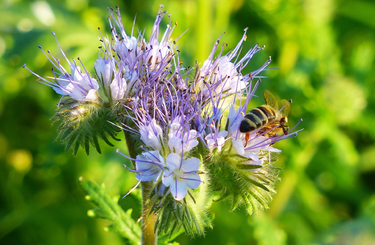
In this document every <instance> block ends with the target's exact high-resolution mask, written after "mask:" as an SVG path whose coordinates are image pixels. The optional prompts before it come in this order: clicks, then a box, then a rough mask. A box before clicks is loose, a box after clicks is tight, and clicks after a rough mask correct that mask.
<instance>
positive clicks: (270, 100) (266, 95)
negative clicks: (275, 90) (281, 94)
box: [264, 90, 278, 110]
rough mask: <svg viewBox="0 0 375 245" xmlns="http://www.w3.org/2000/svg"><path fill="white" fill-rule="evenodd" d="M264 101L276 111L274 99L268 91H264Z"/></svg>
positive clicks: (276, 105) (276, 106) (276, 104)
mask: <svg viewBox="0 0 375 245" xmlns="http://www.w3.org/2000/svg"><path fill="white" fill-rule="evenodd" d="M264 100H265V101H266V105H269V106H271V107H272V108H275V109H276V110H277V109H278V103H277V100H276V97H275V96H274V95H273V94H272V93H271V92H270V91H268V90H264Z"/></svg>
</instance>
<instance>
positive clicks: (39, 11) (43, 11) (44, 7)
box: [31, 1, 56, 26]
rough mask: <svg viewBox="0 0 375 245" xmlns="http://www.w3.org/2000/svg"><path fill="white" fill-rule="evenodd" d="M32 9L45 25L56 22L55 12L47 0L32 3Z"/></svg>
mask: <svg viewBox="0 0 375 245" xmlns="http://www.w3.org/2000/svg"><path fill="white" fill-rule="evenodd" d="M31 10H32V12H33V14H34V16H35V18H37V19H38V20H39V21H40V22H41V23H42V24H43V25H46V26H52V25H53V24H55V21H56V18H55V14H54V13H53V11H52V9H51V7H50V6H49V4H48V3H47V2H44V1H39V2H35V3H32V4H31Z"/></svg>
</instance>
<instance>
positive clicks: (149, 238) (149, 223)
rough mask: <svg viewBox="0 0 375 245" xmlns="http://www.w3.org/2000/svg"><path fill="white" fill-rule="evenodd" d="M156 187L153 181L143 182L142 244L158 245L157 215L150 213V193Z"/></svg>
mask: <svg viewBox="0 0 375 245" xmlns="http://www.w3.org/2000/svg"><path fill="white" fill-rule="evenodd" d="M153 187H154V183H153V182H152V181H144V182H142V244H143V245H156V242H157V235H156V234H155V223H156V215H155V214H150V211H151V207H152V202H147V200H149V196H150V193H151V191H152V189H153Z"/></svg>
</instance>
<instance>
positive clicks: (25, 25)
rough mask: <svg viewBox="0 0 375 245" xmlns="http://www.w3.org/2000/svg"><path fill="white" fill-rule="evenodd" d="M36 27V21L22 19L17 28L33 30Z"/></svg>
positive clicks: (25, 30) (26, 30) (23, 30)
mask: <svg viewBox="0 0 375 245" xmlns="http://www.w3.org/2000/svg"><path fill="white" fill-rule="evenodd" d="M33 27H34V23H33V22H32V21H31V20H30V19H22V20H20V22H18V24H17V29H18V30H19V31H22V32H28V31H31V30H32V29H33Z"/></svg>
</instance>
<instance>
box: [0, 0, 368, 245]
mask: <svg viewBox="0 0 375 245" xmlns="http://www.w3.org/2000/svg"><path fill="white" fill-rule="evenodd" d="M160 4H163V5H164V9H165V10H167V11H168V12H169V13H171V14H172V17H171V18H172V21H176V22H177V23H178V27H177V28H176V29H175V32H174V34H173V36H174V37H175V38H177V37H178V36H179V35H180V34H182V33H183V32H184V31H185V30H186V29H188V28H189V30H188V32H187V33H185V34H184V35H183V36H182V38H181V39H180V40H179V42H180V44H181V45H180V50H181V55H182V58H181V59H182V60H184V64H186V65H193V64H194V61H195V60H194V59H195V58H196V59H197V60H198V62H200V63H202V62H203V61H204V60H205V58H206V57H207V55H208V54H209V52H210V51H211V49H212V46H213V44H214V42H215V40H216V39H217V38H218V37H219V36H220V35H221V34H222V33H224V32H225V33H226V34H225V35H224V36H223V37H222V38H221V40H222V41H223V42H226V43H228V48H225V51H228V50H229V48H231V47H234V45H235V44H236V43H237V42H238V40H239V39H240V38H241V35H242V31H243V29H244V28H245V27H249V31H248V38H247V41H246V42H245V44H244V49H243V50H248V49H249V48H251V47H253V45H254V44H255V43H260V44H262V45H263V44H264V45H266V49H265V51H263V52H261V53H259V54H257V55H256V56H255V57H254V59H253V61H252V62H251V64H249V67H248V68H247V69H248V70H247V71H251V70H254V69H256V68H257V67H259V66H260V65H261V64H263V62H264V61H265V60H266V59H267V57H268V56H272V58H273V63H272V64H271V67H273V68H279V71H268V72H267V76H268V77H269V78H268V79H263V81H262V83H261V84H260V87H259V89H258V92H257V95H258V96H259V98H255V99H254V100H253V101H252V104H251V106H258V105H260V104H262V103H263V101H262V96H261V95H262V93H263V91H264V90H265V89H268V90H270V91H272V93H274V94H277V95H278V97H279V98H286V99H290V98H291V99H293V101H294V103H293V104H292V114H291V117H290V121H291V125H293V123H296V122H297V121H298V120H299V119H300V118H303V119H304V122H303V123H302V126H301V127H304V128H305V131H303V132H302V133H301V134H300V135H299V137H298V138H296V139H290V140H287V141H285V142H280V143H278V144H277V145H276V147H278V148H280V149H282V150H283V154H281V155H280V160H279V162H278V167H281V168H282V169H283V171H282V172H281V180H282V181H281V183H280V184H279V185H278V186H277V191H278V193H277V194H276V195H275V196H274V200H273V202H272V203H271V207H270V210H268V211H266V212H263V213H261V214H260V215H259V216H247V215H245V211H244V210H237V211H234V212H229V211H228V209H229V205H226V204H225V203H223V204H219V203H217V204H214V205H213V209H212V214H213V215H215V220H214V229H213V230H207V234H206V236H205V237H202V238H196V239H194V240H191V239H190V238H188V237H186V236H185V235H180V236H179V237H178V238H177V241H178V242H180V243H181V244H228V245H229V244H264V245H267V244H275V245H278V244H280V245H281V244H375V194H374V191H375V128H374V126H373V122H374V121H375V97H374V96H371V95H372V94H374V93H375V86H374V77H375V74H374V73H375V69H374V67H375V19H374V18H372V17H373V16H374V15H375V3H374V1H371V0H359V1H345V0H336V1H333V0H330V1H329V0H303V1H288V0H263V1H256V0H225V1H224V0H208V1H207V0H198V1H192V0H184V1H177V0H164V1H152V0H149V1H147V0H146V1H136V0H134V1H129V0H127V1H123V2H121V1H115V0H109V1H99V0H93V1H88V0H78V1H75V0H74V1H73V0H65V1H57V0H54V1H47V2H45V1H22V0H4V1H1V2H0V243H1V244H54V245H56V244H72V245H74V244H80V245H85V244H90V245H96V244H98V245H99V244H111V245H116V244H124V243H125V241H124V240H122V238H121V237H120V236H119V235H117V234H115V233H111V232H106V231H105V230H104V229H103V227H106V226H108V225H110V222H108V221H104V220H101V219H91V218H89V217H87V213H86V212H87V210H88V209H91V208H93V206H92V205H90V203H89V202H87V201H85V199H84V196H85V194H84V192H83V191H82V190H81V189H80V187H79V184H78V177H79V176H81V175H82V176H83V177H84V179H91V180H94V181H95V182H98V183H105V185H106V189H107V190H109V191H110V193H109V194H110V195H111V196H116V195H119V194H120V195H122V194H125V193H126V192H127V191H128V190H129V189H130V188H131V187H132V186H133V185H134V184H135V179H134V174H132V173H129V172H127V171H126V170H125V169H124V168H123V167H122V165H123V164H130V163H129V162H127V160H126V159H124V158H122V157H121V156H119V154H116V153H115V149H114V148H111V147H109V146H104V145H103V149H102V150H103V153H102V154H101V155H100V154H98V153H96V152H92V154H90V156H88V157H87V156H86V155H85V153H84V151H82V150H80V151H78V154H77V156H75V157H74V156H72V154H71V153H70V152H69V153H66V152H64V146H63V145H62V144H61V143H60V142H57V141H55V138H56V136H57V133H56V128H55V126H51V120H50V118H52V116H53V115H54V113H55V111H54V110H55V108H56V105H57V103H58V101H59V96H58V95H57V94H55V93H54V91H53V90H52V89H50V88H48V87H46V86H44V85H41V84H39V83H37V82H36V78H35V77H34V76H33V75H31V74H30V73H29V72H27V71H26V70H25V69H22V65H23V64H24V63H27V65H28V67H30V68H31V69H32V70H34V71H35V72H37V73H38V74H41V75H44V76H48V75H50V69H51V64H49V62H48V61H47V59H46V58H45V57H44V55H43V53H42V52H41V51H40V50H39V49H38V48H37V46H38V45H42V46H43V47H44V48H45V49H49V50H51V52H52V54H54V55H56V56H57V57H60V58H61V54H60V52H59V48H58V46H57V44H56V42H55V40H54V38H53V36H52V35H51V31H52V30H53V31H54V32H55V33H56V35H57V38H58V39H59V42H60V43H61V45H62V48H63V49H64V51H65V52H66V53H67V55H68V57H69V58H70V59H71V58H77V57H78V56H79V57H80V58H81V59H82V60H83V62H84V64H85V65H86V67H87V68H88V69H90V70H91V71H93V67H92V64H93V62H94V61H95V59H96V57H97V53H96V52H95V50H97V47H98V46H99V41H98V36H99V33H98V31H97V27H100V28H101V29H102V31H103V32H104V31H106V32H107V33H109V25H108V24H107V20H106V17H107V16H108V13H107V12H106V7H108V6H109V7H114V6H116V5H118V6H119V7H120V9H121V12H122V18H123V21H124V25H125V27H126V28H127V30H129V32H130V30H131V28H132V24H133V20H134V16H135V15H137V20H136V24H135V30H136V31H137V30H139V31H143V30H145V31H146V36H147V34H149V33H150V32H151V26H152V23H153V21H154V18H155V16H156V13H157V10H158V8H159V5H160ZM166 23H167V20H166V19H165V20H164V24H166ZM119 147H120V148H125V146H124V143H123V141H122V142H120V143H119ZM122 150H123V151H124V150H125V149H122ZM119 203H120V205H122V207H123V208H124V209H129V208H132V209H133V213H132V217H133V218H134V219H135V220H137V219H138V217H139V215H140V210H139V208H140V203H139V201H138V198H136V197H135V196H134V195H130V196H128V197H127V198H125V199H120V201H119Z"/></svg>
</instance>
